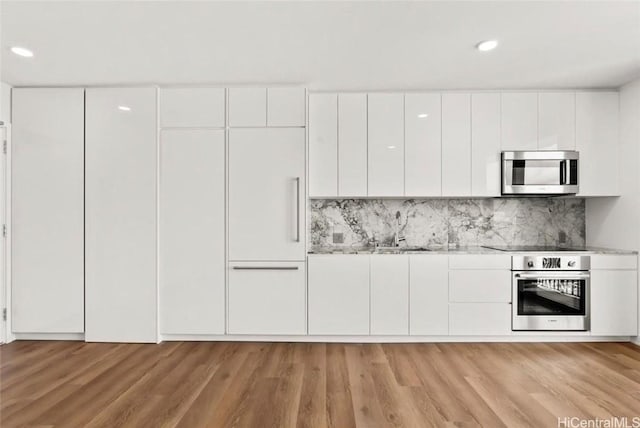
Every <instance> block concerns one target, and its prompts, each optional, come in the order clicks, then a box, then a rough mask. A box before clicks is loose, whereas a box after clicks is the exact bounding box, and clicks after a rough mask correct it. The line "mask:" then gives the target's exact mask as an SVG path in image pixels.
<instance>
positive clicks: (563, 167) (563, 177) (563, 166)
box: [560, 159, 567, 185]
mask: <svg viewBox="0 0 640 428" xmlns="http://www.w3.org/2000/svg"><path fill="white" fill-rule="evenodd" d="M560 184H561V185H565V184H567V161H566V159H565V160H562V161H560Z"/></svg>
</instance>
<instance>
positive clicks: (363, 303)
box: [308, 255, 370, 335]
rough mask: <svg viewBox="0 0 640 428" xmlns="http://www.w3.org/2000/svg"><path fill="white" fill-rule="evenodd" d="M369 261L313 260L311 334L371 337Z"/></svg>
mask: <svg viewBox="0 0 640 428" xmlns="http://www.w3.org/2000/svg"><path fill="white" fill-rule="evenodd" d="M369 259H370V257H369V256H368V255H318V256H311V257H309V262H308V263H309V264H308V269H309V280H308V281H309V282H308V288H309V298H308V301H309V334H312V335H331V334H335V335H368V334H369Z"/></svg>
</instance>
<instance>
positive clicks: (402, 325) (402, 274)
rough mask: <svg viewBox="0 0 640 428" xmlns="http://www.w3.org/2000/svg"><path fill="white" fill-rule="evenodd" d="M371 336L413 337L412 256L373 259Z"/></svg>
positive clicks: (376, 256) (381, 256)
mask: <svg viewBox="0 0 640 428" xmlns="http://www.w3.org/2000/svg"><path fill="white" fill-rule="evenodd" d="M371 334H372V335H375V334H379V335H407V334H409V256H405V255H398V254H392V255H380V254H378V255H376V254H374V255H372V256H371Z"/></svg>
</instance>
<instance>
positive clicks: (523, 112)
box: [501, 92, 538, 150]
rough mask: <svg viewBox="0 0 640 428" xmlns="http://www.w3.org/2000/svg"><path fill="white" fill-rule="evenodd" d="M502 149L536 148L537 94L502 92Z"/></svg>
mask: <svg viewBox="0 0 640 428" xmlns="http://www.w3.org/2000/svg"><path fill="white" fill-rule="evenodd" d="M501 127H502V150H536V149H537V148H538V94H537V93H536V92H513V93H512V92H506V93H503V94H502V123H501Z"/></svg>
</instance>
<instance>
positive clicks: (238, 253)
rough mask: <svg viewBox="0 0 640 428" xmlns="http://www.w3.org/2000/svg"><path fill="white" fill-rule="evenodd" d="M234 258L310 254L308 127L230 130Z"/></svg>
mask: <svg viewBox="0 0 640 428" xmlns="http://www.w3.org/2000/svg"><path fill="white" fill-rule="evenodd" d="M228 195H229V230H228V234H229V235H228V236H229V260H231V261H294V260H304V259H305V237H306V232H305V230H306V228H305V225H306V221H305V219H306V216H305V207H306V194H305V130H304V129H303V128H261V129H231V130H230V131H229V193H228Z"/></svg>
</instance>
